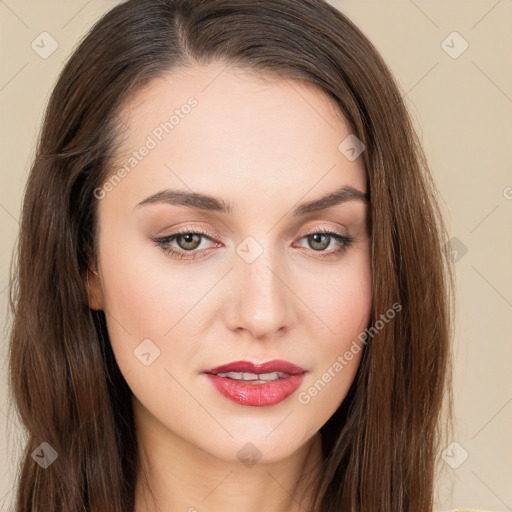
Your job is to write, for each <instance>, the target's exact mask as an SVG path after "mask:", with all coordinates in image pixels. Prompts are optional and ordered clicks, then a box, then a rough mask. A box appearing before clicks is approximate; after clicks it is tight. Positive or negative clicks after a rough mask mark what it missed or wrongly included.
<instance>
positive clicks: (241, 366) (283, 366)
mask: <svg viewBox="0 0 512 512" xmlns="http://www.w3.org/2000/svg"><path fill="white" fill-rule="evenodd" d="M305 371H306V370H304V368H301V367H300V366H297V365H295V364H292V363H290V362H288V361H283V360H282V359H273V360H272V361H267V362H266V363H251V362H250V361H233V362H232V363H228V364H223V365H221V366H217V367H215V368H211V369H210V370H204V372H203V373H210V374H212V375H217V374H218V373H228V372H250V373H256V374H258V375H260V374H262V373H272V372H283V373H288V374H290V375H299V374H301V373H304V372H305Z"/></svg>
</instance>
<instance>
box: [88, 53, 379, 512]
mask: <svg viewBox="0 0 512 512" xmlns="http://www.w3.org/2000/svg"><path fill="white" fill-rule="evenodd" d="M190 96H194V97H195V98H196V99H197V102H198V104H197V106H196V107H195V108H193V109H192V111H191V113H190V114H189V115H187V116H185V117H184V118H183V119H180V122H179V124H178V125H177V126H176V127H175V128H174V129H173V131H172V132H170V133H169V134H166V135H165V136H164V137H163V139H162V141H161V142H159V143H158V145H157V147H156V148H154V149H152V150H151V151H150V152H149V154H148V155H147V156H145V157H144V158H143V159H142V160H141V161H140V162H139V163H138V164H137V166H136V167H135V168H134V169H133V170H132V171H131V172H130V173H129V174H127V176H126V177H125V178H124V179H122V180H121V181H120V182H119V183H118V184H117V185H116V186H115V187H114V188H112V189H111V190H110V191H109V192H108V193H106V194H105V196H104V197H103V198H102V199H101V200H99V203H98V222H99V232H98V237H99V238H98V254H97V267H93V268H94V269H95V271H96V272H97V274H98V275H95V274H91V276H90V279H89V284H88V286H89V292H90V305H91V307H92V308H95V309H103V310H104V311H105V313H106V317H107V325H108V331H109V335H110V341H111V343H112V347H113V350H114V353H115V356H116V359H117V362H118V364H119V367H120V369H121V371H122V373H123V375H124V376H125V378H126V381H127V383H128V385H129V386H130V388H131V389H132V391H133V394H134V397H133V407H134V414H135V421H136V426H137V437H138V441H139V450H140V454H141V457H142V460H143V464H144V467H145V468H146V471H147V481H146V480H145V479H143V478H142V476H141V478H140V479H139V480H138V484H137V490H136V511H137V512H145V511H153V510H157V508H156V506H155V504H154V502H153V501H152V499H151V495H150V493H149V492H148V486H149V487H150V488H151V491H152V493H153V497H154V498H155V499H156V500H157V502H158V504H159V505H160V510H162V511H171V510H172V511H175V510H176V511H177V510H183V511H186V510H189V511H192V510H198V511H202V510H209V511H219V512H220V511H223V512H226V511H231V510H233V511H234V510H244V511H246V512H256V511H258V512H259V511H261V510H267V511H270V512H277V511H280V512H284V511H287V512H289V511H296V510H299V509H300V510H307V507H308V499H309V497H308V495H303V489H304V487H303V485H304V482H305V480H304V478H302V479H301V475H302V476H303V477H304V475H308V474H310V471H309V470H310V469H311V468H312V466H313V464H315V462H318V461H319V460H320V458H321V444H320V443H321V439H320V434H319V429H320V428H321V427H322V425H324V424H325V423H326V421H327V420H328V419H329V418H330V417H331V415H332V414H333V413H334V412H335V411H336V409H337V408H338V406H339V405H340V403H341V402H342V401H343V399H344V397H345V396H346V393H347V391H348V389H349V387H350V385H351V383H352V381H353V379H354V376H355V373H356V370H357V367H358V365H359V361H360V357H361V352H359V353H358V354H355V355H354V356H353V359H352V360H351V361H349V362H348V363H347V365H346V366H344V368H343V370H342V371H340V372H338V373H335V376H334V377H332V378H331V379H330V382H329V383H328V384H327V385H326V387H325V389H323V390H322V391H321V392H319V393H318V394H317V395H316V396H314V397H311V400H310V401H309V403H307V404H304V403H300V401H299V400H298V395H299V393H301V392H304V391H307V390H308V388H310V387H311V386H312V385H313V384H314V383H315V382H316V381H317V380H318V379H320V378H321V377H322V375H323V374H324V373H325V372H326V371H327V370H328V369H329V368H330V367H332V366H333V363H335V361H336V360H337V357H338V356H340V355H343V354H344V353H345V351H346V350H348V349H349V347H350V345H351V343H352V342H353V340H356V339H357V336H358V334H359V333H360V332H361V331H364V329H365V328H366V327H367V325H368V321H369V316H370V309H371V280H370V277H371V273H370V244H369V240H370V238H369V222H368V221H369V218H368V216H369V207H368V205H366V204H365V203H364V202H362V201H349V202H345V203H343V204H339V205H336V206H333V207H331V208H329V209H326V210H323V211H321V212H316V213H312V214H310V215H306V216H304V217H297V218H290V217H289V216H288V214H289V212H290V211H291V210H292V209H293V208H295V207H296V206H297V205H298V204H299V203H302V202H307V201H310V200H313V199H316V198H319V197H321V196H323V195H325V194H327V193H329V192H332V191H334V190H336V189H338V188H339V187H342V186H344V185H351V186H353V187H354V188H356V189H358V190H360V191H361V192H366V190H367V188H366V187H367V182H366V174H365V169H364V164H363V161H362V157H360V158H357V159H356V160H355V161H349V160H348V159H347V158H346V157H345V156H344V155H343V154H342V153H341V152H340V151H339V150H338V145H339V144H340V142H341V141H343V140H344V139H345V138H346V137H347V136H348V135H349V134H350V133H351V132H350V130H349V129H348V127H347V124H346V123H345V121H344V118H343V116H342V115H341V113H340V112H339V109H338V108H337V105H336V104H335V103H334V102H333V100H331V99H330V98H328V97H327V96H326V95H325V94H324V93H323V92H322V91H320V90H319V89H317V88H315V87H313V86H312V85H309V84H305V83H299V82H297V81H293V82H290V81H286V80H284V79H277V78H268V77H267V78H265V79H263V78H262V76H261V75H260V76H256V75H255V74H254V73H251V72H249V71H247V70H243V69H235V68H233V67H227V65H226V64H225V63H214V64H209V65H208V66H200V65H199V64H197V65H194V66H192V67H189V68H186V69H180V70H177V71H173V72H172V73H169V74H168V75H166V76H165V77H163V78H160V79H155V80H153V81H151V82H150V83H149V84H147V85H146V86H145V88H144V89H142V90H140V91H139V92H138V93H137V94H136V95H135V96H134V97H133V98H132V99H131V101H130V102H129V104H127V105H125V107H124V110H123V120H124V124H125V125H126V127H127V130H126V132H125V135H126V138H125V141H124V144H123V147H122V150H120V151H119V153H118V155H117V158H116V165H117V166H118V167H121V166H123V165H124V164H125V163H126V161H127V158H129V156H130V154H131V153H132V152H133V151H135V150H137V149H138V148H140V147H141V145H143V144H144V141H145V140H146V137H147V136H148V135H149V134H151V133H152V130H154V128H155V127H156V126H158V125H159V123H160V122H162V121H164V120H166V119H168V118H169V116H170V114H171V113H172V111H173V110H174V109H175V108H180V106H181V105H183V104H184V103H186V101H187V99H188V98H189V97H190ZM291 128H292V129H291ZM115 168H117V167H114V169H115ZM166 188H176V189H179V190H188V191H194V192H202V193H205V194H209V195H213V196H215V197H218V198H222V199H224V200H225V201H230V202H232V203H233V204H234V205H235V211H234V212H233V213H232V214H225V213H218V212H215V213H213V212H204V211H200V210H198V209H192V208H190V207H186V206H177V205H171V204H165V203H159V204H152V205H146V206H141V207H136V205H137V204H138V203H139V202H141V201H142V200H144V199H145V198H146V197H148V196H150V195H152V194H154V193H156V192H158V191H160V190H162V189H166ZM182 228H189V232H190V231H194V229H198V228H199V229H206V230H208V231H212V232H213V233H215V235H216V236H215V237H214V238H212V239H208V238H207V237H203V238H200V239H199V240H197V243H196V245H194V247H195V251H196V253H200V252H201V251H202V252H203V257H201V258H197V259H181V260H180V259H177V258H174V257H172V256H170V255H168V254H166V253H165V252H164V250H163V249H162V248H161V247H160V246H158V245H157V244H156V243H155V242H154V241H153V240H152V237H162V236H165V235H169V234H172V233H173V232H174V231H177V230H178V229H182ZM320 228H322V229H328V230H332V231H335V232H341V233H342V234H350V235H351V236H353V237H354V239H355V240H354V242H353V243H352V244H351V245H350V246H348V247H347V249H346V251H345V252H343V253H341V254H334V250H335V249H336V248H337V247H339V246H340V245H342V244H341V243H338V242H336V240H335V239H333V238H331V239H330V242H329V239H327V240H320V241H317V243H316V245H315V244H314V241H313V242H311V240H309V242H308V237H306V236H305V233H306V232H308V231H310V230H315V229H320ZM316 232H318V231H316ZM313 233H315V231H313ZM247 237H252V238H254V239H255V240H256V241H257V242H258V244H259V245H260V247H261V250H262V253H261V254H260V255H259V257H257V258H256V259H255V261H253V262H251V263H248V262H247V261H245V260H244V259H243V258H242V257H241V256H239V254H238V253H237V252H236V249H237V247H238V246H239V245H240V244H241V243H242V242H243V241H244V240H245V239H246V238H247ZM199 242H200V244H199ZM324 242H325V243H324ZM187 243H188V244H189V245H188V246H187ZM322 243H323V246H322ZM180 244H181V245H180ZM170 245H172V246H173V247H174V249H175V250H178V251H180V249H181V252H184V253H185V252H186V248H187V247H190V246H191V245H193V244H191V243H190V239H189V240H184V239H183V237H181V238H180V237H178V238H176V239H174V241H173V242H170ZM319 246H322V247H323V248H320V250H315V248H318V247H319ZM184 247H185V249H184ZM251 247H253V249H251V250H254V247H257V246H251ZM322 251H323V252H322ZM187 254H190V253H187ZM187 254H185V256H187ZM322 254H324V255H325V256H326V257H323V258H322ZM148 338H149V339H150V340H151V341H152V343H154V345H156V346H157V347H158V348H159V350H160V355H159V357H157V358H156V359H154V361H153V362H152V363H151V364H150V365H148V366H145V365H144V364H142V363H141V361H140V360H139V359H138V358H137V357H135V356H134V350H135V349H136V348H137V347H138V345H139V344H140V343H141V342H142V340H144V339H148ZM271 359H284V360H287V361H290V362H292V363H294V364H297V365H299V366H301V367H303V368H304V369H306V370H307V371H308V373H307V374H306V376H305V378H304V381H303V383H302V384H301V386H300V388H299V389H298V390H297V391H295V392H294V393H293V394H292V395H291V396H289V397H288V398H287V399H285V400H284V401H282V402H280V403H279V404H276V405H272V406H267V407H249V406H244V405H239V404H236V403H233V402H231V401H229V400H227V399H226V398H224V397H223V396H222V395H220V394H219V393H218V392H217V391H216V390H215V389H214V388H213V387H212V386H211V384H210V383H209V382H208V380H207V378H206V377H205V376H204V375H203V374H201V371H203V370H205V369H207V368H212V367H215V366H218V365H220V364H225V363H228V362H231V361H236V360H248V361H253V362H264V361H268V360H271ZM248 442H250V443H252V444H253V445H254V446H255V447H256V448H257V450H258V451H259V453H260V456H261V457H260V459H259V460H258V461H257V463H256V464H254V465H247V464H244V463H242V462H241V461H240V459H239V458H238V456H237V453H238V451H239V450H240V449H241V448H242V447H244V445H246V443H248ZM251 446H252V445H251ZM251 449H253V448H251ZM299 502H301V503H302V505H301V507H302V508H299Z"/></svg>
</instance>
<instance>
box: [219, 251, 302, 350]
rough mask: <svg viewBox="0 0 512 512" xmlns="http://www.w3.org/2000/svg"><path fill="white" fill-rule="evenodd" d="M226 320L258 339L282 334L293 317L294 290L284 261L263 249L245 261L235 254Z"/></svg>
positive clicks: (233, 328) (229, 324)
mask: <svg viewBox="0 0 512 512" xmlns="http://www.w3.org/2000/svg"><path fill="white" fill-rule="evenodd" d="M230 282H231V283H232V286H233V290H232V291H233V293H232V294H230V298H231V300H230V305H229V308H228V313H227V314H228V319H227V323H228V326H229V328H230V329H232V330H233V331H248V332H249V333H250V335H251V336H252V337H253V338H255V339H258V340H266V339H272V338H275V337H276V336H281V335H282V334H283V333H284V331H285V330H286V329H287V328H288V327H289V326H290V324H291V322H292V321H293V318H292V316H293V304H292V301H293V292H292V290H290V288H289V284H288V283H289V278H288V275H287V273H286V271H285V270H284V265H281V264H280V263H279V262H278V258H277V257H275V256H274V255H273V254H271V251H269V250H264V251H263V253H262V254H260V255H259V256H258V257H257V258H256V260H254V261H252V262H250V263H249V262H248V261H246V260H244V259H243V258H242V257H238V256H237V257H236V261H235V268H234V269H233V271H232V272H231V281H230Z"/></svg>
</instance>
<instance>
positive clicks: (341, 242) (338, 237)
mask: <svg viewBox="0 0 512 512" xmlns="http://www.w3.org/2000/svg"><path fill="white" fill-rule="evenodd" d="M302 239H305V240H306V242H307V244H308V245H309V247H310V248H311V249H312V250H313V251H314V252H316V253H319V254H320V258H328V257H330V256H335V255H339V254H342V253H344V252H345V251H346V250H347V249H348V247H349V246H350V245H351V244H352V243H353V242H354V238H353V237H352V236H350V235H343V234H342V233H338V232H336V231H328V230H322V229H317V230H315V231H312V232H310V233H307V234H305V235H303V236H302V237H301V240H302ZM331 245H334V249H332V250H330V251H326V249H327V248H328V247H329V246H331Z"/></svg>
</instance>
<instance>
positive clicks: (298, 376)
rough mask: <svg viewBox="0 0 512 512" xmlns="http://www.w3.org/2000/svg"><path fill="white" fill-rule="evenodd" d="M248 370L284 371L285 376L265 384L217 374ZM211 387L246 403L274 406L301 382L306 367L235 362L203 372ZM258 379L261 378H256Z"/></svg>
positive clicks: (243, 403) (234, 400)
mask: <svg viewBox="0 0 512 512" xmlns="http://www.w3.org/2000/svg"><path fill="white" fill-rule="evenodd" d="M228 372H249V373H256V374H262V373H273V372H283V373H287V374H288V376H287V377H285V378H282V379H277V380H274V381H268V382H265V383H264V384H261V383H260V384H255V383H252V382H251V381H241V380H235V379H230V378H228V377H219V376H218V374H219V373H228ZM202 373H203V374H204V375H205V376H206V377H207V378H208V380H209V381H210V383H211V384H212V386H213V387H214V388H215V389H216V390H217V391H218V392H219V393H220V394H221V395H222V396H224V397H225V398H227V399H229V400H231V401H233V402H235V403H237V404H240V405H246V406H253V407H262V406H269V405H275V404H278V403H279V402H282V401H283V400H285V399H286V398H288V397H289V396H290V395H291V394H292V393H293V392H294V391H296V390H297V388H298V387H299V386H300V385H301V383H302V381H303V379H304V376H305V374H306V373H307V370H305V369H304V368H301V367H300V366H297V365H294V364H292V363H290V362H288V361H283V360H280V359H274V360H272V361H268V362H266V363H251V362H249V361H234V362H232V363H228V364H224V365H221V366H217V367H215V368H212V369H209V370H205V371H204V372H202ZM257 382H261V381H257Z"/></svg>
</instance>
